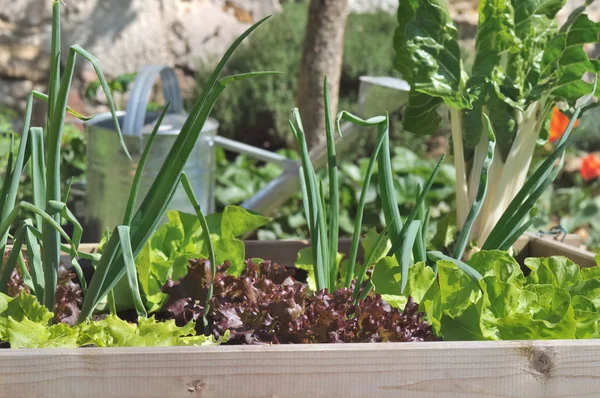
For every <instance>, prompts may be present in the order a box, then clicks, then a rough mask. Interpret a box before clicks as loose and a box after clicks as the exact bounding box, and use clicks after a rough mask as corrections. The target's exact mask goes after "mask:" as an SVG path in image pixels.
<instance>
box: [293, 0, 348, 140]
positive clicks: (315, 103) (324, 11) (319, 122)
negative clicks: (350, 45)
mask: <svg viewBox="0 0 600 398" xmlns="http://www.w3.org/2000/svg"><path fill="white" fill-rule="evenodd" d="M347 5H348V0H311V2H310V8H309V11H308V24H307V26H306V36H305V38H304V48H303V50H302V60H301V62H300V72H299V74H298V89H297V95H296V104H297V106H298V109H299V111H300V116H301V117H302V124H303V126H304V131H305V133H306V139H307V141H308V146H309V148H314V147H315V146H316V145H318V144H320V143H322V142H324V141H325V104H324V97H323V80H324V79H325V76H328V77H329V93H330V94H329V95H330V104H331V112H332V117H333V118H334V117H335V115H336V113H337V105H338V97H339V91H340V75H341V71H342V55H343V52H344V31H345V29H346V19H347V17H348V11H347V8H348V7H347Z"/></svg>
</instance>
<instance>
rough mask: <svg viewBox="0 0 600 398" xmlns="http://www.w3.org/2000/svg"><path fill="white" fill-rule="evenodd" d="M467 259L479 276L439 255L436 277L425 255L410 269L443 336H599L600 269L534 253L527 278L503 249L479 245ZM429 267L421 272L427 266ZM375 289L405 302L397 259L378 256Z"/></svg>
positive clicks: (412, 286) (412, 283)
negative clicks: (497, 249) (476, 277)
mask: <svg viewBox="0 0 600 398" xmlns="http://www.w3.org/2000/svg"><path fill="white" fill-rule="evenodd" d="M469 265H470V266H471V267H472V268H474V269H475V270H476V271H478V272H479V273H480V274H482V275H483V278H482V279H481V280H480V281H478V282H477V281H475V280H474V279H473V278H471V277H470V276H469V275H468V274H466V273H465V272H464V271H462V270H461V269H459V268H458V266H457V265H456V264H454V263H453V262H449V261H438V262H437V269H438V274H437V278H436V277H435V276H434V274H433V270H432V269H431V268H429V267H426V266H425V264H423V263H418V264H415V265H413V266H411V268H410V269H409V275H412V277H411V278H410V279H409V281H408V285H407V292H417V293H416V294H414V296H415V297H418V300H417V302H419V304H420V306H419V309H420V311H422V312H424V313H425V314H426V320H427V321H428V322H429V323H430V324H431V325H432V327H433V328H434V331H435V332H436V333H437V334H438V335H439V336H441V337H442V338H443V339H444V340H530V339H542V340H544V339H574V338H598V337H600V336H599V333H600V277H598V273H599V272H598V270H597V269H596V268H592V269H591V270H587V269H583V270H580V269H579V267H578V266H577V265H576V264H574V263H573V262H571V261H569V260H567V259H566V258H564V257H548V258H529V259H527V260H526V265H527V267H528V268H529V269H530V270H531V272H530V274H529V275H528V276H527V278H526V277H525V276H524V275H523V272H522V271H521V268H520V266H519V264H518V263H517V262H516V260H515V259H514V258H512V257H511V256H510V255H508V253H506V252H502V251H480V252H478V253H475V254H474V255H473V256H472V258H471V259H470V260H469ZM427 272H431V274H430V275H428V276H424V274H425V273H427ZM372 282H373V285H374V288H375V291H376V292H377V293H380V294H382V295H383V297H384V298H386V296H385V295H389V298H390V300H391V302H392V303H393V305H398V306H401V305H402V303H403V302H406V299H407V297H406V296H401V295H399V293H398V292H399V291H400V286H401V285H400V267H399V265H398V263H397V261H396V260H395V259H394V258H393V257H386V258H384V259H382V260H380V261H379V263H378V264H377V266H376V267H375V269H374V271H373V275H372Z"/></svg>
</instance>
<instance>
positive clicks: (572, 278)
mask: <svg viewBox="0 0 600 398" xmlns="http://www.w3.org/2000/svg"><path fill="white" fill-rule="evenodd" d="M525 266H526V267H527V268H529V269H530V270H531V273H530V274H529V276H528V277H527V279H528V280H529V281H530V283H539V284H548V285H552V286H556V287H560V288H563V289H568V288H569V287H571V286H573V285H575V284H576V283H577V282H578V281H579V280H580V278H581V277H580V272H579V266H578V265H577V264H575V263H574V262H572V261H571V260H569V259H568V258H566V257H559V256H555V257H546V258H528V259H526V260H525Z"/></svg>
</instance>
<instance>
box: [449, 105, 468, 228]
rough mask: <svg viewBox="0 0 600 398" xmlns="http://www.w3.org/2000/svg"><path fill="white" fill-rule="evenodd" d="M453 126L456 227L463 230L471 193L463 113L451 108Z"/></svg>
mask: <svg viewBox="0 0 600 398" xmlns="http://www.w3.org/2000/svg"><path fill="white" fill-rule="evenodd" d="M450 119H451V125H452V145H453V147H454V167H455V169H456V226H457V227H458V228H459V229H461V228H462V227H463V225H464V223H465V221H466V219H467V214H468V213H469V192H468V190H467V175H466V167H465V153H464V149H463V140H462V113H461V111H460V110H459V109H456V108H450Z"/></svg>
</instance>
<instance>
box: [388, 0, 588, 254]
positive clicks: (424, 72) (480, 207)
mask: <svg viewBox="0 0 600 398" xmlns="http://www.w3.org/2000/svg"><path fill="white" fill-rule="evenodd" d="M538 3H539V2H537V1H534V0H518V1H517V0H515V1H502V2H498V1H492V0H486V1H481V2H480V4H479V24H478V28H477V37H476V54H475V59H474V62H473V67H472V72H471V74H470V75H467V74H466V72H465V70H464V68H463V65H462V61H461V53H460V50H459V46H458V40H457V30H456V28H455V26H454V24H453V22H452V20H451V18H450V16H449V14H448V10H447V7H446V4H445V2H444V1H442V0H419V1H404V2H401V3H400V7H399V9H398V21H399V24H400V26H399V27H398V29H397V30H396V34H395V38H394V39H395V41H394V43H395V44H394V45H395V48H396V53H397V56H396V68H397V69H398V70H399V71H400V73H401V74H402V76H403V77H404V78H405V79H406V80H408V82H409V83H410V85H411V93H410V99H409V103H408V106H407V108H406V110H405V118H404V121H403V123H404V128H405V129H406V130H408V131H413V132H419V133H423V134H429V133H433V132H434V131H435V130H436V128H437V127H438V125H439V123H440V120H441V118H440V116H439V115H438V110H439V109H438V108H440V106H441V105H443V104H444V105H446V106H447V107H448V109H449V112H450V116H451V122H452V123H451V124H452V144H453V148H454V163H455V166H456V173H457V191H456V195H457V196H456V197H457V199H456V204H457V225H458V228H459V229H465V230H469V225H468V223H467V221H468V222H469V223H472V228H470V231H469V233H468V235H469V236H468V240H471V239H474V240H475V241H476V242H478V244H479V245H480V246H481V245H484V247H486V248H496V247H497V248H505V247H506V245H510V242H508V241H506V236H503V237H502V236H500V235H502V234H508V235H509V236H510V239H508V240H511V239H512V237H513V235H514V234H515V233H517V232H519V231H521V232H522V230H524V229H526V227H527V225H526V224H525V223H526V217H525V216H526V213H527V211H526V209H527V208H528V207H530V206H524V202H525V201H527V200H528V201H529V202H535V200H536V199H535V196H536V190H535V189H527V188H525V189H524V190H523V189H522V188H523V187H524V185H525V180H526V177H527V173H528V169H529V166H530V164H531V158H532V155H533V151H534V148H535V145H536V143H538V142H543V141H546V140H547V138H548V121H549V116H550V114H551V111H552V109H553V108H554V106H555V105H556V104H557V103H562V104H564V106H563V108H564V109H567V108H569V107H571V108H572V107H575V106H576V102H577V100H578V99H580V98H581V97H582V96H585V95H588V94H590V93H593V91H594V85H593V84H591V83H588V82H586V81H584V80H582V79H583V78H584V77H585V74H586V73H588V72H590V73H596V72H597V70H598V61H597V60H593V59H589V58H588V56H587V55H586V53H585V51H584V48H583V46H584V45H585V44H587V43H597V42H598V33H599V32H600V24H597V23H595V22H592V21H591V20H590V19H589V18H588V16H587V15H586V14H585V10H586V6H587V5H589V3H590V1H587V2H586V4H585V5H584V6H581V7H579V8H577V9H575V10H574V11H573V12H572V14H571V15H570V16H569V18H568V19H567V22H566V23H565V24H564V25H563V26H562V27H561V28H560V29H559V28H558V27H557V26H556V22H555V20H554V18H555V16H556V14H557V12H558V11H559V10H560V9H561V8H562V6H563V5H564V4H565V1H564V0H559V1H554V2H547V3H544V6H538ZM423 27H427V29H423ZM579 109H580V108H578V110H577V112H575V114H574V115H573V118H572V123H571V125H570V127H569V128H568V130H569V131H570V129H571V128H572V124H573V122H574V121H575V119H576V118H577V115H578V113H579ZM488 120H489V124H488ZM489 127H491V131H492V132H493V134H494V136H495V137H496V145H495V147H494V148H493V150H492V148H491V143H492V142H493V138H492V136H491V135H490V128H489ZM567 135H568V134H567ZM563 138H565V137H564V136H563ZM565 140H566V138H565ZM562 144H565V141H564V140H563V141H561V143H560V144H559V145H558V147H557V149H559V152H558V153H557V156H550V157H549V159H550V158H554V159H556V158H557V157H558V158H561V156H562V150H564V148H565V145H562ZM490 150H492V152H490ZM490 154H491V155H493V158H492V159H491V161H490V156H489V155H490ZM484 166H486V167H484ZM538 171H539V175H536V177H535V178H534V180H535V182H533V185H534V187H535V188H539V186H540V185H543V184H547V183H550V182H551V180H553V176H554V173H555V171H556V167H553V163H551V162H549V163H546V164H545V165H544V168H543V169H538ZM482 174H487V177H486V178H487V179H489V180H492V181H495V184H493V185H490V186H489V187H488V192H487V195H485V198H484V199H483V200H481V196H480V195H479V193H480V192H481V188H482V186H481V185H480V183H481V176H482ZM530 181H533V180H530ZM519 193H520V194H519ZM511 206H512V207H511ZM516 206H521V207H520V208H521V209H523V210H524V211H523V212H519V215H520V218H519V219H517V218H514V217H513V218H512V221H511V223H510V227H508V226H507V225H508V224H506V223H505V221H507V218H508V217H512V215H511V211H513V212H514V210H515V207H516ZM470 209H471V210H470ZM473 209H477V211H475V212H473ZM508 209H510V210H511V211H509V210H508ZM473 213H479V214H478V215H477V214H475V217H472V216H473ZM503 214H504V215H503ZM501 217H504V218H503V219H502V221H500V220H501ZM473 218H474V219H473ZM498 224H502V225H501V226H500V227H498ZM498 228H500V229H502V230H503V231H500V230H499V229H498ZM494 229H495V230H494ZM493 230H494V231H493ZM500 232H502V234H501V233H500ZM462 239H464V237H461V242H460V244H461V247H462V245H463V243H464V241H463V240H462ZM489 239H492V240H493V242H490V240H489ZM503 239H504V240H505V242H504V244H502V242H498V241H499V240H503ZM460 251H461V250H458V252H457V253H456V254H457V255H458V254H460Z"/></svg>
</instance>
